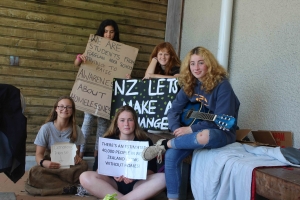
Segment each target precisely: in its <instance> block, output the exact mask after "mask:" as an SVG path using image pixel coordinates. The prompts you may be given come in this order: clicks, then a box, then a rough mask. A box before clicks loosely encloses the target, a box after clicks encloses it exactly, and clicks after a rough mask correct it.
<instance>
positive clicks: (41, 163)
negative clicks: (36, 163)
mask: <svg viewBox="0 0 300 200" xmlns="http://www.w3.org/2000/svg"><path fill="white" fill-rule="evenodd" d="M44 160H45V159H42V160H41V161H40V166H41V167H44V165H43V162H44Z"/></svg>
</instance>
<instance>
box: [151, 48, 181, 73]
mask: <svg viewBox="0 0 300 200" xmlns="http://www.w3.org/2000/svg"><path fill="white" fill-rule="evenodd" d="M162 49H166V50H167V51H168V53H169V54H170V60H169V62H168V63H167V65H166V66H165V67H166V68H165V75H171V69H172V68H173V67H174V66H178V67H179V66H180V59H179V58H178V56H177V54H176V52H175V50H174V48H173V46H172V45H171V44H170V43H169V42H162V43H160V44H158V45H156V47H154V49H153V51H152V53H151V55H150V58H149V64H150V63H151V61H152V58H154V57H157V54H158V52H159V51H160V50H162ZM161 73H162V69H161V67H160V64H159V62H157V64H156V67H155V70H154V74H161Z"/></svg>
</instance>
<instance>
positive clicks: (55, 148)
mask: <svg viewBox="0 0 300 200" xmlns="http://www.w3.org/2000/svg"><path fill="white" fill-rule="evenodd" d="M76 150H77V149H76V145H75V144H73V143H67V142H61V143H56V144H54V145H52V146H51V155H50V156H51V161H52V162H57V163H60V168H70V165H74V164H75V163H74V158H75V156H76Z"/></svg>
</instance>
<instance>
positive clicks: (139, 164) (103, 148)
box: [98, 137, 149, 180]
mask: <svg viewBox="0 0 300 200" xmlns="http://www.w3.org/2000/svg"><path fill="white" fill-rule="evenodd" d="M148 146H149V143H148V142H139V141H128V140H114V139H107V138H101V137H100V138H99V146H98V166H99V167H98V173H99V174H103V175H107V176H115V177H119V176H122V175H123V176H125V177H127V178H130V179H143V180H145V179H146V177H147V165H148V162H147V161H144V160H143V159H142V157H141V154H142V152H143V150H144V148H146V147H148Z"/></svg>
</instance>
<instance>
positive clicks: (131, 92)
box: [111, 78, 179, 130]
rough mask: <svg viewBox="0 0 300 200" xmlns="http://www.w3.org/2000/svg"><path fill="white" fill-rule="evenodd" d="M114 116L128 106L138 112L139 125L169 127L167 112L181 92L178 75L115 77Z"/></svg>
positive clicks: (146, 127)
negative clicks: (152, 77) (144, 78)
mask: <svg viewBox="0 0 300 200" xmlns="http://www.w3.org/2000/svg"><path fill="white" fill-rule="evenodd" d="M113 84H114V86H113V94H112V95H113V96H112V102H111V117H112V118H113V117H114V115H115V113H116V111H117V110H118V108H119V107H121V106H123V105H129V106H131V107H133V108H134V110H135V111H136V112H137V114H138V122H139V125H140V126H141V127H142V128H144V129H147V130H168V117H167V112H168V110H169V109H170V108H171V106H172V101H173V100H174V99H175V97H176V94H177V92H178V91H179V86H178V80H177V79H175V78H161V79H150V80H148V79H147V80H141V79H117V78H115V79H114V82H113Z"/></svg>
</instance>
